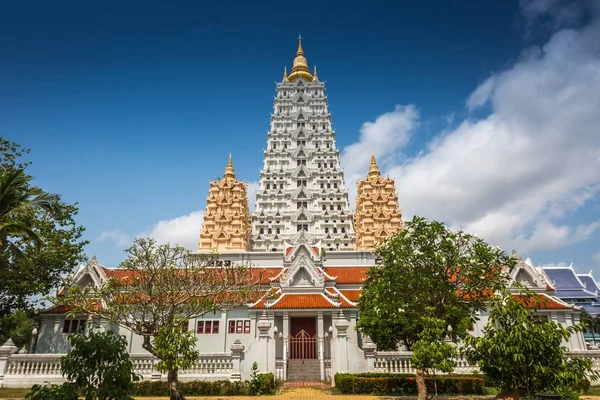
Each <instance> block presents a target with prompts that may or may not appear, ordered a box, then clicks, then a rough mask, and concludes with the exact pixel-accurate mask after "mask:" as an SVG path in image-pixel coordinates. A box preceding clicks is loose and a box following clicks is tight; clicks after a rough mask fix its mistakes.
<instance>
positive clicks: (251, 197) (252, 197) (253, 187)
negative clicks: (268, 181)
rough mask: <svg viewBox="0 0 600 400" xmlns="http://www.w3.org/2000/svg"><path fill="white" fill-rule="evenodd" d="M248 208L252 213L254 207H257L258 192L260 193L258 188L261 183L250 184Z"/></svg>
mask: <svg viewBox="0 0 600 400" xmlns="http://www.w3.org/2000/svg"><path fill="white" fill-rule="evenodd" d="M247 184H248V189H247V191H246V192H247V193H248V207H249V208H250V212H253V211H254V206H255V205H256V192H258V188H259V186H260V183H259V182H258V181H255V182H248V183H247Z"/></svg>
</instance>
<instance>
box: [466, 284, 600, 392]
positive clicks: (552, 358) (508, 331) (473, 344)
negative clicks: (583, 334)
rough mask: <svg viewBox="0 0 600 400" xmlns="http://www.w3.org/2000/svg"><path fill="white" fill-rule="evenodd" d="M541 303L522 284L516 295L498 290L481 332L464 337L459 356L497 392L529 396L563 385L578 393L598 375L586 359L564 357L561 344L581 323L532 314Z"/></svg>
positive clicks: (558, 389)
mask: <svg viewBox="0 0 600 400" xmlns="http://www.w3.org/2000/svg"><path fill="white" fill-rule="evenodd" d="M544 302H545V300H544V299H543V298H540V297H539V296H537V295H536V294H535V293H532V292H530V291H527V290H526V289H524V288H522V292H521V294H519V295H513V294H511V293H510V292H509V291H508V290H504V291H502V292H501V293H500V294H499V295H498V296H497V297H496V298H495V299H494V300H493V301H492V303H491V309H490V316H489V320H488V323H487V324H486V326H485V330H484V336H483V337H472V336H470V337H467V338H466V339H465V349H464V352H465V355H466V356H467V359H468V360H469V361H470V362H476V363H478V364H479V367H480V368H481V371H482V372H483V373H485V374H486V376H487V377H488V378H489V379H490V380H491V381H492V382H493V383H494V384H495V385H497V386H498V387H499V388H500V389H501V390H511V389H517V390H521V391H524V392H525V393H526V394H527V396H528V397H529V398H530V399H532V398H533V397H534V395H535V393H537V392H540V391H559V392H561V391H564V389H569V388H570V389H574V390H576V391H578V392H579V394H581V392H582V391H583V389H584V388H585V387H586V386H587V383H588V382H587V379H588V378H590V379H593V380H596V379H597V378H598V373H597V372H594V371H593V370H592V361H591V360H588V359H583V358H578V357H574V358H568V357H567V355H566V354H565V353H566V352H567V351H568V349H567V348H566V347H565V346H563V343H564V342H565V341H567V340H569V337H570V336H571V335H572V334H574V333H576V332H579V331H581V329H582V326H580V325H574V326H569V327H564V326H562V325H560V324H557V323H555V322H552V321H549V320H548V319H547V318H546V317H545V316H540V317H536V316H535V315H533V312H534V311H535V310H536V309H539V308H541V307H543V306H544Z"/></svg>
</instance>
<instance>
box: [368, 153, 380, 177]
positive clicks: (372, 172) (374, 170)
mask: <svg viewBox="0 0 600 400" xmlns="http://www.w3.org/2000/svg"><path fill="white" fill-rule="evenodd" d="M378 176H380V174H379V167H378V166H377V161H375V152H374V151H372V152H371V165H370V166H369V175H368V178H369V179H375V178H377V177H378Z"/></svg>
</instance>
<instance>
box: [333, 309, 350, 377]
mask: <svg viewBox="0 0 600 400" xmlns="http://www.w3.org/2000/svg"><path fill="white" fill-rule="evenodd" d="M348 326H350V323H349V322H348V321H346V318H345V317H344V313H343V312H342V311H341V310H340V313H339V314H338V318H337V320H336V321H335V328H336V331H337V332H336V338H337V342H338V353H337V356H338V359H339V363H338V366H339V370H338V371H336V372H340V373H344V372H348V369H349V365H348V332H347V331H348Z"/></svg>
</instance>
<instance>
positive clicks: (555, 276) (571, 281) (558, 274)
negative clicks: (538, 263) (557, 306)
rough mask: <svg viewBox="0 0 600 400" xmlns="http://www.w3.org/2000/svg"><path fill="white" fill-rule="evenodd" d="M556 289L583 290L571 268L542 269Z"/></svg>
mask: <svg viewBox="0 0 600 400" xmlns="http://www.w3.org/2000/svg"><path fill="white" fill-rule="evenodd" d="M543 269H544V272H545V273H546V275H548V278H550V281H551V282H553V283H554V287H556V289H584V287H583V285H582V284H581V282H580V281H579V279H577V275H575V271H573V270H572V269H571V268H543Z"/></svg>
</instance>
